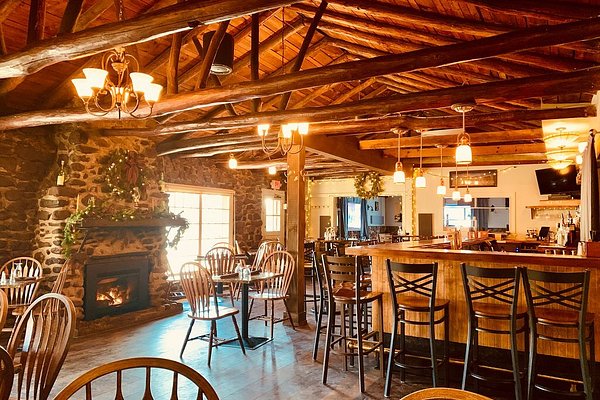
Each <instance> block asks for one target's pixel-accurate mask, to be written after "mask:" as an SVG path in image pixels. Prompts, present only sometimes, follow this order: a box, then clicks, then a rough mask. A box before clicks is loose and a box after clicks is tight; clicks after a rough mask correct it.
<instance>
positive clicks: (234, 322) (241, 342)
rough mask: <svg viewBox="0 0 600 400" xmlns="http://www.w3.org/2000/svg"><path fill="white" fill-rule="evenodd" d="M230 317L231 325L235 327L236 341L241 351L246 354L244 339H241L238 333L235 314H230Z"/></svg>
mask: <svg viewBox="0 0 600 400" xmlns="http://www.w3.org/2000/svg"><path fill="white" fill-rule="evenodd" d="M231 319H232V320H233V327H234V328H235V333H236V334H237V338H238V342H239V343H240V347H241V349H242V353H243V354H244V355H246V348H245V347H244V341H243V340H242V336H241V335H240V328H239V327H238V324H237V320H236V319H235V315H232V316H231Z"/></svg>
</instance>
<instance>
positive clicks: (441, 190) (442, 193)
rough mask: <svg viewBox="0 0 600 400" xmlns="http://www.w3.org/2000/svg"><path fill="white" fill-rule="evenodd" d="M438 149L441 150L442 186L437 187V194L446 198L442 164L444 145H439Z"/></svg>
mask: <svg viewBox="0 0 600 400" xmlns="http://www.w3.org/2000/svg"><path fill="white" fill-rule="evenodd" d="M437 147H438V148H439V149H440V184H439V185H438V187H437V190H436V192H437V194H439V195H440V196H445V195H446V183H444V164H443V162H442V158H443V155H444V154H443V153H444V147H446V146H444V145H443V144H438V145H437Z"/></svg>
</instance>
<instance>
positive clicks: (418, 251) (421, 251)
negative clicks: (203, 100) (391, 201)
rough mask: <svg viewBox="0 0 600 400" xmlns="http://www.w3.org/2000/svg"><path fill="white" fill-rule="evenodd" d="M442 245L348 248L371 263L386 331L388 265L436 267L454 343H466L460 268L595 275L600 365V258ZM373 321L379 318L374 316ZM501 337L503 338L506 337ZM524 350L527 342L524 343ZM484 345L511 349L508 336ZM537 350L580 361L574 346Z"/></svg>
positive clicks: (593, 307)
mask: <svg viewBox="0 0 600 400" xmlns="http://www.w3.org/2000/svg"><path fill="white" fill-rule="evenodd" d="M444 243H445V241H444V240H443V239H438V240H428V241H424V240H422V241H419V242H403V243H385V244H377V245H372V246H359V247H348V248H346V254H349V255H358V256H371V257H372V282H373V290H374V291H379V292H383V293H384V303H383V309H384V329H385V331H386V332H388V333H389V332H391V330H392V321H393V320H392V311H391V307H392V305H391V297H390V296H389V292H390V290H389V284H388V280H387V272H386V265H385V263H386V259H388V258H389V259H390V260H392V261H396V262H407V263H427V262H434V261H437V263H438V284H437V296H438V297H439V298H445V299H448V300H450V341H452V342H456V343H465V342H466V339H467V322H468V321H467V307H466V300H465V295H464V289H463V283H462V278H461V274H460V263H461V262H465V263H467V264H471V265H476V266H480V267H487V268H505V267H514V266H523V267H527V268H530V269H538V270H545V271H552V272H557V271H558V272H573V271H582V270H585V269H589V270H591V279H590V297H589V304H588V311H589V312H592V313H595V314H596V320H595V329H596V332H595V334H596V361H600V340H598V339H599V338H600V275H599V273H600V258H591V257H581V256H571V255H553V254H539V253H504V252H489V251H471V250H449V249H443V248H439V247H441V246H443V245H444ZM519 297H520V299H519V301H520V303H522V304H523V305H525V304H526V302H525V298H524V296H523V286H522V284H521V288H520V296H519ZM374 318H375V319H377V318H379V316H378V315H374ZM407 334H408V335H411V336H422V337H425V336H426V334H427V331H426V328H423V327H412V326H408V327H407ZM501 336H502V337H501ZM436 338H438V339H440V338H443V331H442V329H441V327H438V328H436ZM519 343H520V345H519V348H520V349H523V347H522V340H519ZM480 344H481V345H483V346H489V347H496V348H498V347H500V348H505V349H508V348H509V342H508V335H489V334H488V335H486V334H480ZM538 349H539V351H540V352H541V353H543V354H549V355H553V356H558V357H568V358H577V357H578V354H579V353H578V350H577V346H576V345H573V344H562V343H548V342H547V341H543V340H540V341H539V344H538Z"/></svg>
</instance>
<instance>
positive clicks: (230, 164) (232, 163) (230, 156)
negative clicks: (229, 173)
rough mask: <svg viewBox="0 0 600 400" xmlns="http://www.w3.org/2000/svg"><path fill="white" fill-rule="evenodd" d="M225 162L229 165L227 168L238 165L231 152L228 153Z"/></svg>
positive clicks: (233, 167)
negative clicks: (227, 158)
mask: <svg viewBox="0 0 600 400" xmlns="http://www.w3.org/2000/svg"><path fill="white" fill-rule="evenodd" d="M227 164H228V165H229V168H231V169H236V168H237V166H238V162H237V160H236V159H235V157H234V156H233V154H230V155H229V161H227Z"/></svg>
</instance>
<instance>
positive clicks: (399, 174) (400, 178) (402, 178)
mask: <svg viewBox="0 0 600 400" xmlns="http://www.w3.org/2000/svg"><path fill="white" fill-rule="evenodd" d="M405 182H406V175H405V174H404V171H402V170H401V171H396V172H394V183H405Z"/></svg>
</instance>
